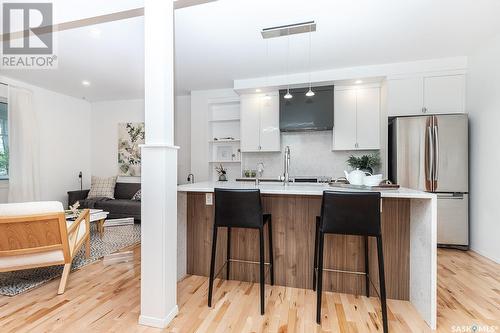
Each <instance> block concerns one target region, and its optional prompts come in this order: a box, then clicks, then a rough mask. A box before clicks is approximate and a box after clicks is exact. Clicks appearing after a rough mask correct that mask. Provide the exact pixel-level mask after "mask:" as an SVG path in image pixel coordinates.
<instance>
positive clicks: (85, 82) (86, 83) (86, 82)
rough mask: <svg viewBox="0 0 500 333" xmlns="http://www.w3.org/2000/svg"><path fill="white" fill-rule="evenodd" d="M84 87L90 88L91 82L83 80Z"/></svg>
mask: <svg viewBox="0 0 500 333" xmlns="http://www.w3.org/2000/svg"><path fill="white" fill-rule="evenodd" d="M82 85H83V86H84V87H88V86H90V81H88V80H83V81H82Z"/></svg>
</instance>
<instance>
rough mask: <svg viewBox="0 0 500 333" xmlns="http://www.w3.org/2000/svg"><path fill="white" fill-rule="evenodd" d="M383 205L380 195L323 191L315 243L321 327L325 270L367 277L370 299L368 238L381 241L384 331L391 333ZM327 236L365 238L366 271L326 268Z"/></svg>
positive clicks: (378, 250) (380, 279) (318, 317)
mask: <svg viewBox="0 0 500 333" xmlns="http://www.w3.org/2000/svg"><path fill="white" fill-rule="evenodd" d="M380 204H381V202H380V193H378V192H333V191H324V192H323V200H322V203H321V217H319V216H318V217H317V218H316V236H315V242H314V270H313V289H314V290H316V278H317V280H318V286H317V287H318V290H317V308H316V322H317V323H318V324H320V323H321V291H322V287H323V270H325V271H329V272H337V273H354V274H363V275H365V276H366V277H365V279H366V280H365V283H366V296H368V297H369V296H370V288H369V287H370V277H369V274H368V237H375V238H376V239H377V254H378V271H379V281H380V301H381V303H382V322H383V328H384V332H385V333H387V332H388V325H387V303H386V302H387V300H386V294H385V274H384V256H383V253H382V232H381V225H380ZM325 234H340V235H355V236H363V237H364V243H365V246H364V247H365V272H348V271H341V270H335V269H324V268H323V251H324V238H325ZM318 243H319V244H318Z"/></svg>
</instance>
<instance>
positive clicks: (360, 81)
mask: <svg viewBox="0 0 500 333" xmlns="http://www.w3.org/2000/svg"><path fill="white" fill-rule="evenodd" d="M354 83H356V84H361V83H363V81H362V80H356V82H354Z"/></svg>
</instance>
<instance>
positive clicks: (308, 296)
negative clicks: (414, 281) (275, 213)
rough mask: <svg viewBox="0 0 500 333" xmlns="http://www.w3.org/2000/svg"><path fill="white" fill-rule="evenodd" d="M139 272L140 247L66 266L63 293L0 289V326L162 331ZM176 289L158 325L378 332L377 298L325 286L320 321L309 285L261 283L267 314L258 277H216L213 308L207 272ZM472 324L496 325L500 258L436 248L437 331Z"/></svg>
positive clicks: (397, 311) (404, 322)
mask: <svg viewBox="0 0 500 333" xmlns="http://www.w3.org/2000/svg"><path fill="white" fill-rule="evenodd" d="M139 278H140V249H139V248H138V247H137V248H135V249H134V261H132V262H129V263H115V264H112V265H105V264H104V263H103V262H102V261H100V262H97V263H95V264H93V265H89V266H87V267H85V268H83V269H81V270H80V271H77V272H73V273H71V274H70V276H69V281H68V286H67V289H66V292H65V293H64V294H63V295H60V296H57V295H56V292H57V284H58V282H59V281H58V280H55V281H52V282H50V283H48V284H46V285H45V286H43V287H41V288H37V289H35V290H33V291H31V292H28V293H25V294H22V295H18V296H15V297H5V296H0V332H2V333H4V332H63V331H64V332H120V333H125V332H161V330H158V329H152V328H147V327H143V326H139V325H137V318H138V316H139V308H140V306H139V295H140V290H139V286H140V280H139ZM178 291H179V308H180V312H179V315H178V316H177V317H176V318H175V319H174V321H173V322H172V323H171V325H170V326H169V327H168V328H167V329H165V330H163V332H195V331H198V332H381V327H380V321H379V318H380V313H379V301H378V299H377V298H369V299H368V298H366V297H356V296H353V295H347V294H338V293H331V292H329V293H325V294H324V297H323V299H324V302H323V303H324V304H323V309H322V313H323V320H322V325H321V327H319V326H316V324H315V321H314V319H315V310H316V305H315V293H314V292H313V291H312V290H304V289H296V288H286V287H270V286H266V315H265V316H260V314H259V306H258V304H259V302H258V297H259V296H258V295H259V294H258V285H257V284H252V283H248V282H238V281H224V280H217V281H216V288H215V294H214V301H216V303H215V302H214V303H215V306H214V308H213V309H209V308H208V307H207V305H206V294H207V278H205V277H199V276H190V277H187V278H186V279H184V280H183V281H181V282H180V283H179V284H178ZM388 305H389V320H390V324H389V325H390V326H389V329H390V331H391V332H427V331H428V329H427V328H426V326H425V323H424V322H423V321H422V320H421V319H420V317H419V316H418V314H417V313H416V311H415V310H414V309H413V307H412V306H411V304H410V303H408V302H405V301H396V300H389V304H388ZM473 324H477V325H489V326H490V327H491V326H493V329H495V326H496V327H497V328H496V330H491V331H488V332H500V265H498V264H495V263H493V262H492V261H489V260H487V259H485V258H483V257H481V256H479V255H477V254H475V253H473V252H468V253H464V252H460V251H455V250H442V249H440V250H438V332H453V328H454V327H453V326H454V325H457V326H461V325H464V326H470V325H473ZM469 331H470V330H469ZM456 332H459V331H456ZM464 332H465V331H464ZM470 332H473V331H470ZM478 332H479V331H478ZM483 332H486V331H483Z"/></svg>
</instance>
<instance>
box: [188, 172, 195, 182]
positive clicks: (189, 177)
mask: <svg viewBox="0 0 500 333" xmlns="http://www.w3.org/2000/svg"><path fill="white" fill-rule="evenodd" d="M187 181H188V182H190V183H191V184H194V175H193V174H192V173H190V174H189V175H188V177H187Z"/></svg>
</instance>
